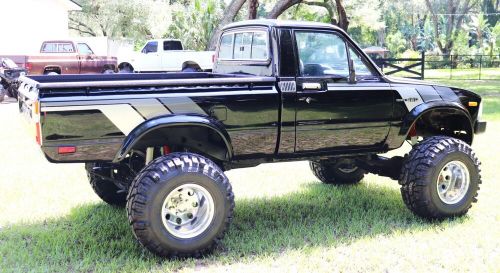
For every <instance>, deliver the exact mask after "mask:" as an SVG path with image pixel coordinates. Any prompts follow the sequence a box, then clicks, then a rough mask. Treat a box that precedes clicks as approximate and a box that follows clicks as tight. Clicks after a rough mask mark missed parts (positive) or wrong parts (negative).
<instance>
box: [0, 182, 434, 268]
mask: <svg viewBox="0 0 500 273" xmlns="http://www.w3.org/2000/svg"><path fill="white" fill-rule="evenodd" d="M429 225H439V224H429V223H426V222H424V221H422V220H420V219H419V218H416V217H414V216H413V215H412V214H411V213H410V212H409V211H408V210H407V209H406V208H405V207H404V204H403V202H402V200H401V197H400V195H399V191H397V190H396V189H393V188H387V187H380V186H375V185H369V184H364V183H362V184H360V185H357V186H351V187H332V186H329V185H323V184H306V185H304V186H303V187H302V189H301V190H300V191H298V192H294V193H291V194H287V195H284V196H279V197H270V198H256V199H243V200H237V202H236V208H235V215H234V221H233V224H232V226H231V228H230V230H229V232H228V233H227V235H226V238H225V239H224V241H223V243H222V245H221V246H220V247H219V248H218V249H217V250H216V251H215V252H214V253H213V255H212V256H210V257H207V258H206V259H207V261H204V262H203V263H210V261H217V260H221V259H222V257H224V258H223V259H224V260H225V261H228V259H229V260H230V261H231V262H237V261H238V260H239V259H241V258H243V257H244V256H252V255H273V254H275V255H279V254H280V253H281V252H283V251H285V250H288V249H300V248H303V247H304V246H335V245H338V244H341V243H342V244H349V243H351V242H354V241H356V240H359V239H361V238H364V237H370V236H375V235H378V234H390V233H394V232H396V231H404V230H409V229H416V230H418V229H423V228H427V227H429ZM0 257H3V260H4V261H3V262H0V264H2V263H6V264H4V265H3V266H4V268H9V267H15V268H17V269H21V271H23V269H24V268H26V269H29V270H34V269H35V268H44V269H49V271H52V270H50V269H54V271H59V270H64V271H68V270H69V271H81V270H85V271H87V270H95V269H99V268H101V269H114V270H117V269H118V270H120V271H125V269H127V271H128V270H132V271H135V270H140V271H141V268H142V269H145V268H150V267H152V266H157V265H158V264H161V266H162V268H165V267H166V268H169V269H178V268H181V267H183V266H186V264H188V265H189V264H190V263H191V264H194V263H195V261H193V260H189V261H188V262H187V263H186V262H185V261H184V262H181V261H178V260H174V261H169V260H161V259H158V258H156V257H154V256H153V255H151V254H149V253H148V252H147V251H145V250H143V249H142V248H141V247H140V246H139V245H138V244H137V243H136V242H135V240H134V238H133V235H132V233H131V230H130V228H129V226H128V222H127V218H126V216H125V212H124V210H123V209H117V208H112V207H110V206H107V205H105V204H103V203H100V204H89V205H83V206H80V207H77V208H74V209H72V211H71V212H70V213H69V214H68V215H67V216H65V217H61V218H57V219H52V220H47V221H45V222H43V223H36V224H27V225H22V224H16V225H13V226H10V227H7V228H4V230H2V231H0ZM35 271H36V269H35ZM44 271H45V270H44ZM146 271H147V270H146Z"/></svg>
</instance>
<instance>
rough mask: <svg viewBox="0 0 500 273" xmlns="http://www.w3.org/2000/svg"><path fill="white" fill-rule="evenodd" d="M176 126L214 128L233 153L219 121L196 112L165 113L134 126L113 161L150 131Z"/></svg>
mask: <svg viewBox="0 0 500 273" xmlns="http://www.w3.org/2000/svg"><path fill="white" fill-rule="evenodd" d="M175 126H201V127H205V128H208V129H210V130H213V131H215V132H216V133H217V134H218V135H219V136H220V137H221V138H222V140H223V141H224V144H225V145H226V149H227V152H228V154H229V157H231V156H232V155H233V149H232V145H231V141H230V137H229V134H228V133H227V131H226V129H225V128H224V126H223V125H222V124H221V123H220V122H219V121H217V120H215V119H212V118H210V117H207V116H202V115H196V114H183V115H164V116H158V117H155V118H152V119H149V120H147V121H145V122H143V123H141V124H139V125H138V126H137V127H136V128H134V129H133V130H132V131H131V132H130V133H129V134H128V136H127V137H126V138H125V140H124V141H123V144H122V146H121V148H120V150H119V151H118V153H117V154H116V156H115V158H114V160H113V162H119V161H121V160H123V159H124V158H125V156H126V155H127V153H129V152H130V150H131V149H132V148H133V147H134V145H135V144H136V143H137V142H138V141H139V140H140V139H141V138H142V137H143V136H145V135H146V134H148V133H149V132H152V131H153V130H157V129H162V128H167V127H175Z"/></svg>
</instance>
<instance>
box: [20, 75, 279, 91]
mask: <svg viewBox="0 0 500 273" xmlns="http://www.w3.org/2000/svg"><path fill="white" fill-rule="evenodd" d="M275 81H276V79H275V78H272V77H235V78H208V79H207V78H204V79H169V80H135V81H125V80H121V81H83V82H52V83H39V82H36V81H34V80H29V82H30V83H36V85H35V86H36V88H38V89H40V88H54V89H59V88H76V87H131V86H175V85H188V86H193V85H194V86H196V85H223V84H248V83H261V82H270V83H271V82H272V83H274V82H275ZM26 82H28V81H26Z"/></svg>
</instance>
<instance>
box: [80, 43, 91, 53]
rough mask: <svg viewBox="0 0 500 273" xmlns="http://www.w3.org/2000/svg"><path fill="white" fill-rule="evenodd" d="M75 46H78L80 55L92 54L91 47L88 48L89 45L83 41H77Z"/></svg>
mask: <svg viewBox="0 0 500 273" xmlns="http://www.w3.org/2000/svg"><path fill="white" fill-rule="evenodd" d="M77 46H78V52H80V54H82V55H91V54H94V52H93V51H92V49H90V47H89V46H88V45H87V44H85V43H79V44H78V45H77Z"/></svg>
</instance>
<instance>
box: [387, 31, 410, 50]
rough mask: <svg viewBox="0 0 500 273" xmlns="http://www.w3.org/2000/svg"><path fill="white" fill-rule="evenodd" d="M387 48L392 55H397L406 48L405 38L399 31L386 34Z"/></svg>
mask: <svg viewBox="0 0 500 273" xmlns="http://www.w3.org/2000/svg"><path fill="white" fill-rule="evenodd" d="M385 41H386V43H387V49H389V51H390V52H391V54H392V55H393V56H399V54H400V53H401V52H403V51H404V50H405V48H406V40H405V38H404V37H403V34H402V33H401V32H396V33H392V34H389V35H387V38H386V40H385Z"/></svg>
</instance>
